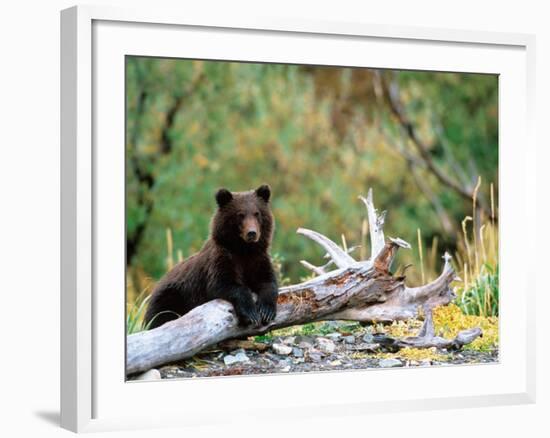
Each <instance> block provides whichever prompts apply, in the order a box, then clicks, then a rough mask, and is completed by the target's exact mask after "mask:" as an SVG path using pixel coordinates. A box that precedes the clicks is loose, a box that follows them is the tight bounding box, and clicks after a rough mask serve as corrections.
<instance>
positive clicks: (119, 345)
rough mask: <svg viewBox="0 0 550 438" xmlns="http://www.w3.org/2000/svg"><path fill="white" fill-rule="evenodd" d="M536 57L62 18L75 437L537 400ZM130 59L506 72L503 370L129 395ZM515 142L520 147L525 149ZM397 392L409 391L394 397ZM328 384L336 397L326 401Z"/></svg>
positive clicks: (428, 37)
mask: <svg viewBox="0 0 550 438" xmlns="http://www.w3.org/2000/svg"><path fill="white" fill-rule="evenodd" d="M185 41H192V42H193V43H192V44H189V45H186V44H182V43H183V42H185ZM223 42H225V44H228V45H227V46H223ZM230 43H231V45H229V44H230ZM220 46H222V47H220ZM382 48H383V50H382ZM358 49H361V50H358ZM362 49H365V50H366V51H367V52H369V53H370V55H369V56H370V58H369V59H368V60H366V59H364V58H361V56H363V55H359V54H358V53H363V51H362ZM306 50H307V57H306V55H305V53H306ZM534 50H535V39H534V36H532V35H524V34H505V33H489V32H473V31H460V30H450V29H424V28H415V27H402V26H386V25H384V26H382V25H374V24H365V23H338V22H313V21H307V20H303V19H293V18H292V17H288V18H285V19H275V18H260V19H259V18H257V17H246V16H243V17H241V18H240V19H238V20H236V19H231V20H227V19H226V18H224V17H220V16H216V15H215V14H212V15H209V16H199V15H195V14H194V13H193V12H192V11H189V10H186V11H184V12H182V11H179V12H178V11H163V10H158V9H155V8H151V9H149V10H135V9H119V8H110V7H103V6H102V7H92V6H78V7H73V8H70V9H66V10H64V11H62V13H61V116H62V127H61V148H62V154H61V172H62V174H61V252H62V255H61V266H62V268H61V317H62V320H61V425H62V427H64V428H67V429H70V430H73V431H78V432H81V431H101V430H112V429H120V428H145V427H163V426H185V425H192V424H201V423H203V422H205V421H207V420H208V419H211V418H212V417H213V414H215V418H216V419H217V421H218V422H223V421H229V420H230V419H231V418H232V419H234V418H235V416H238V417H239V418H241V417H242V418H245V417H255V418H256V419H258V418H262V417H266V418H267V416H268V414H267V413H266V412H269V415H272V414H273V412H277V413H278V414H282V413H284V414H285V415H286V416H287V417H288V418H297V417H300V416H303V417H311V416H326V415H344V414H345V415H363V414H366V413H368V412H371V413H372V412H389V411H397V410H409V409H419V407H420V408H422V409H441V408H452V407H472V406H487V405H498V404H519V403H532V402H534V399H535V370H534V366H535V365H534V364H535V341H534V327H535V311H534V299H533V294H534V290H535V288H534V285H533V284H532V283H533V282H534V280H533V279H534V278H535V276H534V275H531V274H532V273H531V272H530V271H531V269H532V268H530V267H529V265H528V263H526V262H525V260H523V261H522V260H521V258H522V257H521V256H522V254H525V253H534V249H535V242H534V236H532V235H529V234H526V233H523V232H522V229H523V227H525V226H526V221H527V222H529V221H533V222H534V218H535V214H534V212H533V213H532V215H531V216H530V217H528V218H525V216H524V215H523V213H522V211H523V210H524V209H523V208H522V205H524V203H525V204H529V205H531V207H530V208H531V211H532V210H533V206H534V205H536V202H535V194H536V184H535V147H536V146H535V142H534V138H533V129H532V120H533V118H534V115H533V111H534ZM126 54H132V55H136V54H142V55H156V56H173V57H188V58H193V57H196V58H206V59H246V60H251V61H254V60H256V61H267V62H269V61H273V62H276V61H278V62H281V61H286V62H294V63H318V64H323V63H326V64H330V63H332V64H335V65H356V66H370V67H385V68H388V67H392V68H413V69H438V70H443V71H476V72H489V73H496V74H499V75H500V78H501V81H500V84H501V88H500V96H499V97H500V99H499V136H500V137H499V143H500V156H499V159H500V163H499V172H500V193H501V195H500V211H501V218H502V219H501V223H500V227H501V236H502V237H501V271H502V274H501V280H500V281H501V290H502V292H501V300H502V303H501V309H502V310H501V334H500V338H501V356H500V357H501V360H500V363H499V364H498V365H494V366H476V367H449V368H438V369H435V368H434V369H415V370H411V369H399V370H379V371H378V370H377V371H368V370H365V371H361V372H352V373H349V372H342V373H323V374H314V375H313V374H312V375H307V376H305V375H285V376H281V375H274V376H249V377H242V378H223V379H207V380H200V379H199V380H192V381H190V380H183V381H172V382H169V383H168V382H147V383H144V384H127V383H125V379H124V356H123V353H124V343H123V342H121V338H124V334H123V333H122V331H121V324H122V325H124V321H123V319H124V318H123V315H124V312H123V309H124V300H123V297H124V289H120V285H121V284H122V285H123V284H124V261H123V259H120V254H123V253H124V248H123V247H122V248H121V247H120V245H118V246H117V242H120V240H119V239H120V236H121V235H123V233H124V221H123V219H124V215H123V208H124V202H123V197H122V198H121V196H124V184H123V179H122V180H121V178H120V175H123V167H124V165H123V163H124V141H123V139H124V128H123V126H124V125H123V117H124V115H123V111H122V110H123V107H124V99H122V100H120V99H119V98H120V96H121V94H120V93H121V92H122V93H124V91H123V89H124V76H123V75H122V76H121V74H120V73H121V70H120V67H121V65H123V57H124V55H126ZM121 56H122V58H121ZM392 56H393V58H392ZM121 87H122V88H121ZM122 95H123V94H122ZM119 100H120V101H119ZM121 111H122V113H121ZM121 116H122V119H121ZM121 121H122V125H121ZM121 127H122V129H121ZM121 139H122V141H121ZM517 144H521V145H522V147H521V148H514V147H513V145H517ZM121 165H122V167H121ZM121 172H122V173H121ZM121 181H122V186H121ZM121 205H122V206H121ZM121 214H122V216H121ZM121 233H122V234H121ZM526 245H527V247H526ZM531 251H533V252H531ZM109 254H112V256H111V255H109ZM110 257H113V258H110ZM507 266H514V270H513V271H512V269H508V270H506V267H507ZM118 290H120V295H117V294H118V292H117V291H118ZM107 291H108V292H109V294H107ZM512 291H513V292H512ZM117 297H118V301H116V300H117ZM121 309H122V313H121ZM99 315H101V317H99ZM121 360H122V362H121ZM409 373H415V377H416V378H415V379H414V380H415V381H416V382H418V383H417V384H411V382H410V379H407V377H408V376H409ZM390 378H391V380H392V381H393V382H395V388H392V389H391V390H390V391H388V390H387V388H388V386H387V382H388V381H389V379H390ZM319 379H321V380H322V386H323V391H322V392H320V391H317V390H316V389H315V388H317V387H318V386H319V385H318V383H319V382H320V380H319ZM453 381H454V382H455V383H454V384H452V383H449V384H447V385H442V383H441V382H453ZM468 382H470V383H468ZM297 387H302V388H303V391H300V397H290V396H288V394H290V393H291V390H292V388H297ZM253 388H255V389H254V391H258V390H260V391H266V392H267V393H269V394H270V397H269V398H268V399H267V400H265V401H264V403H263V404H264V405H265V406H264V407H265V409H262V410H260V409H259V408H258V407H257V406H255V404H257V399H254V400H250V398H247V397H246V394H247V393H249V392H250V391H251V390H252V389H253ZM258 388H259V389H258ZM385 388H386V389H385ZM182 394H184V395H185V396H182ZM285 394H286V397H285ZM139 399H147V400H156V401H157V402H156V403H155V404H147V406H146V410H144V409H143V407H140V406H139V405H137V404H136V403H133V401H136V400H139ZM159 400H162V402H161V401H159ZM228 406H229V407H230V409H228V408H227V407H228ZM207 409H208V412H207ZM182 413H185V415H182Z"/></svg>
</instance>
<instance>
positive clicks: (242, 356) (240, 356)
mask: <svg viewBox="0 0 550 438" xmlns="http://www.w3.org/2000/svg"><path fill="white" fill-rule="evenodd" d="M249 361H250V359H249V358H248V356H247V355H246V353H245V352H244V351H239V352H237V354H235V355H232V354H228V355H226V356H225V357H224V358H223V363H225V364H226V365H232V364H234V363H239V362H249Z"/></svg>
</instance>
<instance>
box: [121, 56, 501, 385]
mask: <svg viewBox="0 0 550 438" xmlns="http://www.w3.org/2000/svg"><path fill="white" fill-rule="evenodd" d="M125 62H126V66H125V75H126V77H125V87H126V147H125V159H126V291H125V300H126V340H127V346H126V347H127V348H126V353H127V354H126V376H127V379H128V380H146V379H176V378H206V377H214V376H236V375H253V374H273V373H305V372H325V371H326V372H331V371H339V372H343V371H349V370H364V369H380V368H394V367H435V366H456V365H466V364H468V365H476V364H486V363H497V362H498V358H499V340H498V333H499V329H498V325H499V241H498V237H499V235H498V219H499V218H498V189H499V187H498V128H499V126H498V76H497V75H489V74H475V73H458V72H457V73H452V72H431V71H408V70H380V69H374V68H365V67H341V66H315V65H290V64H270V63H256V62H229V61H215V60H192V59H168V58H154V57H138V56H127V57H126V61H125Z"/></svg>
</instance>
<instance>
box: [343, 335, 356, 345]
mask: <svg viewBox="0 0 550 438" xmlns="http://www.w3.org/2000/svg"><path fill="white" fill-rule="evenodd" d="M344 342H345V343H346V344H355V336H352V335H349V336H344Z"/></svg>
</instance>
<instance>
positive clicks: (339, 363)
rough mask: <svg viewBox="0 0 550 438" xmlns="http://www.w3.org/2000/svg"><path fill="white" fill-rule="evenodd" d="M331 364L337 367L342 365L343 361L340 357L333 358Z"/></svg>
mask: <svg viewBox="0 0 550 438" xmlns="http://www.w3.org/2000/svg"><path fill="white" fill-rule="evenodd" d="M330 364H331V365H332V366H333V367H337V366H339V365H342V361H341V360H340V359H336V360H333V361H332V362H330Z"/></svg>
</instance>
